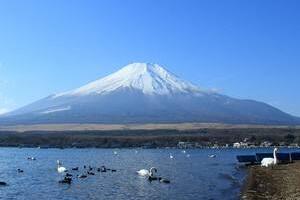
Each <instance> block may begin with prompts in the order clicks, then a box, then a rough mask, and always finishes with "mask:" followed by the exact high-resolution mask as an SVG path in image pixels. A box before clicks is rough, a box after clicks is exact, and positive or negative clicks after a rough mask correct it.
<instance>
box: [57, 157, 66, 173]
mask: <svg viewBox="0 0 300 200" xmlns="http://www.w3.org/2000/svg"><path fill="white" fill-rule="evenodd" d="M61 165H62V164H61V162H60V161H59V160H57V172H58V173H64V172H67V171H68V170H67V169H66V168H65V167H62V166H61Z"/></svg>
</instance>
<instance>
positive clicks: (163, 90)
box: [0, 63, 300, 124]
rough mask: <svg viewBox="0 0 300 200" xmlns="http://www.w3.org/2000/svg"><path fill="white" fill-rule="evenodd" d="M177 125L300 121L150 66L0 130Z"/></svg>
mask: <svg viewBox="0 0 300 200" xmlns="http://www.w3.org/2000/svg"><path fill="white" fill-rule="evenodd" d="M177 122H205V123H209V122H213V123H235V124H299V123H300V121H299V118H296V117H294V116H291V115H289V114H287V113H284V112H282V111H280V110H279V109H277V108H274V107H272V106H270V105H268V104H265V103H262V102H257V101H253V100H240V99H235V98H231V97H228V96H226V95H222V94H218V93H215V92H210V91H208V90H203V89H200V88H199V87H197V86H195V85H193V84H191V83H189V82H187V81H185V80H182V79H180V78H178V77H177V76H175V75H174V74H172V73H170V72H168V71H167V70H165V69H164V68H162V67H161V66H159V65H157V64H149V63H133V64H130V65H127V66H125V67H124V68H122V69H120V70H119V71H117V72H115V73H113V74H111V75H109V76H106V77H104V78H102V79H99V80H97V81H94V82H91V83H89V84H87V85H85V86H83V87H80V88H78V89H74V90H71V91H68V92H64V93H60V94H56V95H52V96H49V97H46V98H44V99H41V100H39V101H36V102H34V103H32V104H30V105H28V106H25V107H23V108H20V109H18V110H16V111H13V112H10V113H8V114H6V115H4V116H1V117H0V124H41V123H43V124H47V123H107V124H113V123H121V124H122V123H177Z"/></svg>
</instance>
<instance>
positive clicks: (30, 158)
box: [27, 157, 36, 160]
mask: <svg viewBox="0 0 300 200" xmlns="http://www.w3.org/2000/svg"><path fill="white" fill-rule="evenodd" d="M27 160H36V158H35V157H28V158H27Z"/></svg>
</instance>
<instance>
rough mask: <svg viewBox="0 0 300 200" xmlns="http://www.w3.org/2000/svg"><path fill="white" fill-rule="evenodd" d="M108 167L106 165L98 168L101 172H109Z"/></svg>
mask: <svg viewBox="0 0 300 200" xmlns="http://www.w3.org/2000/svg"><path fill="white" fill-rule="evenodd" d="M107 170H108V169H107V168H106V167H105V166H101V168H99V169H98V171H100V172H107Z"/></svg>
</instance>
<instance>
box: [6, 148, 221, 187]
mask: <svg viewBox="0 0 300 200" xmlns="http://www.w3.org/2000/svg"><path fill="white" fill-rule="evenodd" d="M135 153H137V151H135ZM182 153H183V154H185V155H186V157H187V158H189V157H190V156H191V155H190V154H187V152H186V151H185V150H183V151H182ZM113 154H114V155H118V152H117V151H114V152H113ZM208 157H209V158H216V155H214V154H212V155H208ZM169 158H170V159H175V156H174V155H173V154H171V153H170V154H169ZM27 160H31V161H35V160H36V158H35V157H28V158H27ZM79 170H80V168H79V167H73V168H70V170H69V169H67V168H66V167H64V166H63V164H62V162H61V161H60V160H57V172H58V174H61V175H63V179H61V180H59V183H61V184H71V183H72V181H73V178H75V177H77V178H79V179H85V178H88V176H94V175H96V173H97V172H98V173H106V172H111V173H115V172H117V170H116V169H110V168H107V167H106V166H101V167H91V166H87V165H84V166H83V171H84V172H83V173H81V174H78V173H77V176H74V175H73V174H72V173H71V172H79ZM17 172H18V173H24V170H22V169H17ZM157 172H158V170H157V168H155V167H151V168H150V169H149V170H147V169H141V170H139V171H136V173H137V175H138V176H141V177H145V178H146V179H148V181H149V182H152V181H158V182H160V183H165V184H170V183H171V181H170V180H169V179H167V178H164V177H161V176H157V175H156V174H157ZM7 185H8V184H7V183H6V182H3V181H0V186H7Z"/></svg>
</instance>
